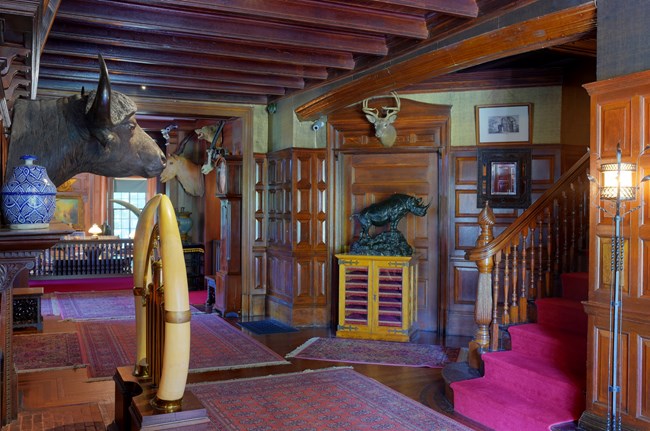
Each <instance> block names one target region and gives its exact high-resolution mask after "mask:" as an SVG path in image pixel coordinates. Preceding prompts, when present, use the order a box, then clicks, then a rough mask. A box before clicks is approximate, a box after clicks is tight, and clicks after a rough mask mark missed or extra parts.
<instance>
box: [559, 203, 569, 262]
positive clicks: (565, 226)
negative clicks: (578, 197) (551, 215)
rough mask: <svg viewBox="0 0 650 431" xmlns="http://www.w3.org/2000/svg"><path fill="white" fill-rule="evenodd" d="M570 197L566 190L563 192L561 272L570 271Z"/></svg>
mask: <svg viewBox="0 0 650 431" xmlns="http://www.w3.org/2000/svg"><path fill="white" fill-rule="evenodd" d="M568 202H569V198H568V196H567V194H566V192H565V191H563V192H562V203H563V205H562V237H563V239H562V245H563V249H562V270H561V272H563V273H564V272H567V271H568V261H567V259H568V255H569V232H568V229H569V228H568V226H569V220H568V219H567V215H568V213H569V203H568Z"/></svg>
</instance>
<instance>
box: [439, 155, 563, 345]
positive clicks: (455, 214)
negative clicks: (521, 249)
mask: <svg viewBox="0 0 650 431" xmlns="http://www.w3.org/2000/svg"><path fill="white" fill-rule="evenodd" d="M481 148H485V149H501V150H503V151H504V152H507V151H508V148H513V147H508V146H482V147H481ZM516 148H530V149H531V154H532V170H531V180H532V187H531V200H532V201H535V199H537V198H538V197H539V196H541V195H542V193H544V191H545V190H546V189H548V188H549V187H551V186H552V185H553V183H554V182H555V181H556V180H557V179H558V178H559V177H560V172H561V169H560V164H561V157H562V154H561V147H560V146H559V145H529V146H526V147H523V146H522V145H517V146H516ZM477 152H478V148H477V147H452V151H450V154H449V167H450V175H449V206H448V210H449V227H450V228H449V235H447V247H448V249H449V255H448V258H449V261H448V273H447V274H446V276H447V279H448V280H449V283H448V287H447V288H448V289H449V291H448V292H447V295H446V303H445V304H444V309H445V312H446V333H447V334H448V335H466V336H471V335H473V333H474V327H475V323H474V303H475V301H476V288H477V283H478V269H477V268H476V264H475V263H473V262H469V261H467V260H465V253H466V252H467V250H469V249H471V248H474V247H475V245H476V239H477V238H478V235H479V232H480V228H479V225H478V223H477V218H478V215H479V213H480V212H481V209H482V208H477V189H478V182H477V176H478V175H477V174H478V165H477ZM493 211H494V215H495V217H496V224H495V225H494V236H495V237H496V236H497V235H499V234H500V233H501V232H503V230H504V229H505V228H507V227H508V226H509V225H510V224H511V223H512V222H513V221H514V220H515V219H516V218H517V217H518V216H519V215H520V214H521V212H522V211H523V210H521V209H515V208H494V209H493Z"/></svg>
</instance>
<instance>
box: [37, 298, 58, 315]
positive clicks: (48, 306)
mask: <svg viewBox="0 0 650 431" xmlns="http://www.w3.org/2000/svg"><path fill="white" fill-rule="evenodd" d="M53 305H54V298H53V297H51V296H50V297H45V296H44V297H42V298H41V315H42V316H58V315H59V310H54V307H53Z"/></svg>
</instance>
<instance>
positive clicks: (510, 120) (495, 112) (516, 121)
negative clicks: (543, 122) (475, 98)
mask: <svg viewBox="0 0 650 431" xmlns="http://www.w3.org/2000/svg"><path fill="white" fill-rule="evenodd" d="M532 111H533V104H532V103H525V104H517V105H481V106H476V141H477V142H478V144H479V145H482V144H494V143H503V142H520V143H530V142H532V124H533V122H532Z"/></svg>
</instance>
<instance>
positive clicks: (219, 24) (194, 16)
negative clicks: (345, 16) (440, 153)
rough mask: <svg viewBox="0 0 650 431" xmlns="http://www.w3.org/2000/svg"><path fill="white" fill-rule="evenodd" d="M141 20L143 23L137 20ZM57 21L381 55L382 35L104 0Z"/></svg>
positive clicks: (69, 8) (70, 0)
mask: <svg viewBox="0 0 650 431" xmlns="http://www.w3.org/2000/svg"><path fill="white" fill-rule="evenodd" d="M143 17H146V20H144V19H143ZM57 19H65V20H70V21H74V22H76V21H81V22H93V23H97V24H102V25H111V26H117V27H119V28H126V29H132V30H159V31H168V32H170V33H173V34H187V35H197V36H208V37H223V38H227V39H232V40H242V41H257V42H259V41H264V43H267V44H269V43H270V44H279V45H286V46H297V47H300V48H303V49H304V47H305V46H307V47H310V48H312V49H328V50H329V49H331V50H338V51H351V52H356V53H365V54H374V55H385V54H386V53H387V52H388V48H387V47H386V40H385V37H384V36H378V35H369V34H363V33H354V32H350V31H347V32H337V31H333V30H332V31H322V30H320V31H319V30H317V29H315V28H310V27H307V26H305V27H299V28H298V27H296V26H295V25H291V24H282V23H276V22H264V21H255V20H254V19H246V18H238V17H233V16H220V15H208V14H206V13H198V12H190V11H184V10H178V9H174V10H171V9H169V10H165V9H161V8H156V7H150V6H143V5H132V4H125V3H121V2H120V3H118V2H113V1H109V0H98V1H93V2H92V3H90V2H85V1H84V0H66V1H65V2H63V4H62V5H61V6H60V7H59V12H58V17H57Z"/></svg>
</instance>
